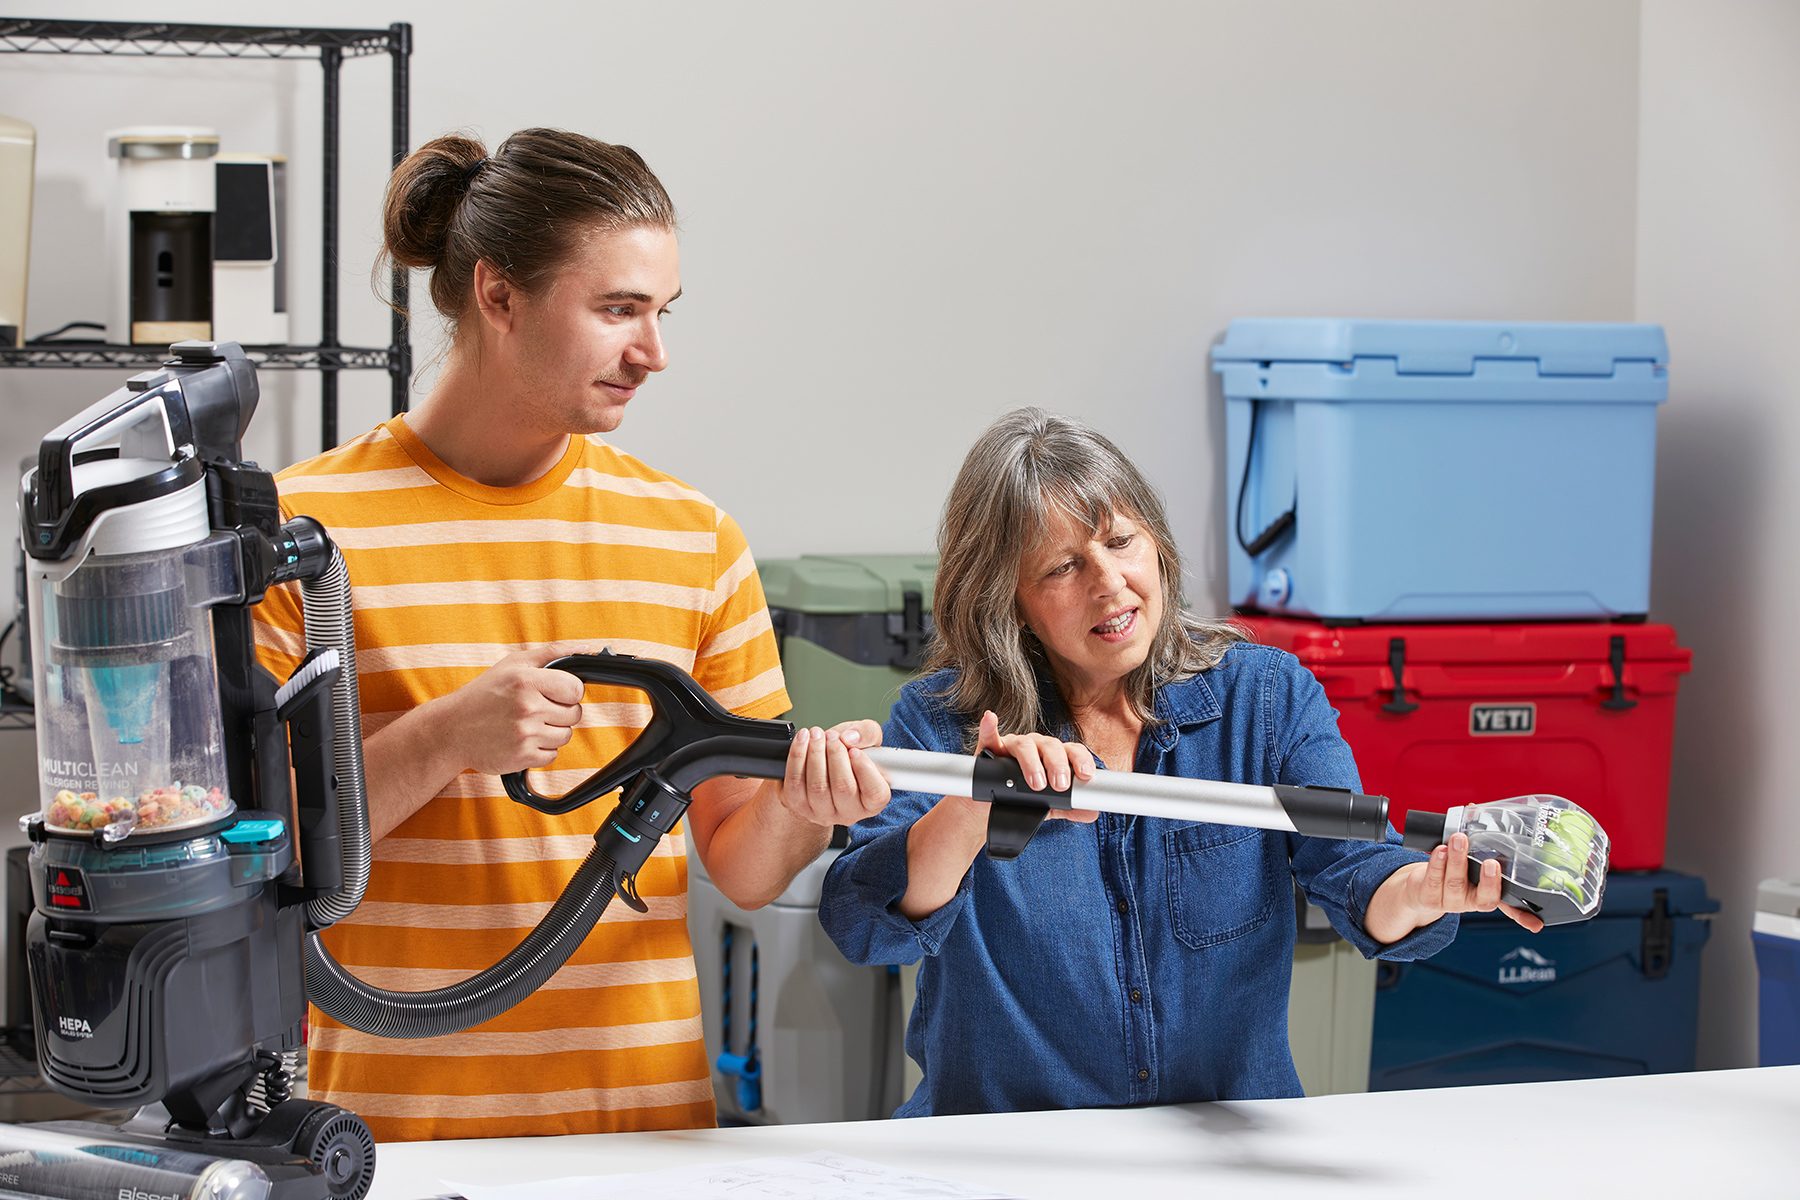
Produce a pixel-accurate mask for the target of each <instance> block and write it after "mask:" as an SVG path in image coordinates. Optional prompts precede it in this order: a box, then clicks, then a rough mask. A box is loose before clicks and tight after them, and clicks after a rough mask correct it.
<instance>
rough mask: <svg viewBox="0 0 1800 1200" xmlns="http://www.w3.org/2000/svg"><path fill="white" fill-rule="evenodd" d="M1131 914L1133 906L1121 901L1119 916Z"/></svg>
mask: <svg viewBox="0 0 1800 1200" xmlns="http://www.w3.org/2000/svg"><path fill="white" fill-rule="evenodd" d="M1130 912H1131V905H1129V904H1127V903H1126V902H1125V901H1123V900H1121V901H1119V915H1120V916H1121V917H1123V916H1127V915H1129V914H1130Z"/></svg>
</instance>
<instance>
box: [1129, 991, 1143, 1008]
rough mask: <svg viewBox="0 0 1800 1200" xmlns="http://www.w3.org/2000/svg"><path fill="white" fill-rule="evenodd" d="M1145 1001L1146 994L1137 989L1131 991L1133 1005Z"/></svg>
mask: <svg viewBox="0 0 1800 1200" xmlns="http://www.w3.org/2000/svg"><path fill="white" fill-rule="evenodd" d="M1143 999H1144V993H1142V992H1140V991H1138V989H1136V988H1132V989H1131V1002H1132V1003H1133V1004H1139V1003H1142V1002H1143Z"/></svg>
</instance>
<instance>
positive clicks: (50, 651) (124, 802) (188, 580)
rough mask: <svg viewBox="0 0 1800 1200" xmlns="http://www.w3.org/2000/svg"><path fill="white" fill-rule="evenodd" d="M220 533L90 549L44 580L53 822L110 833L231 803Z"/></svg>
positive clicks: (46, 812)
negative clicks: (217, 605) (218, 632)
mask: <svg viewBox="0 0 1800 1200" xmlns="http://www.w3.org/2000/svg"><path fill="white" fill-rule="evenodd" d="M215 558H216V551H215V549H214V547H213V545H212V543H201V544H199V545H195V546H190V547H182V548H177V549H172V550H162V551H153V552H150V553H146V554H120V555H89V556H88V557H87V558H85V559H84V560H83V561H82V563H81V565H80V566H79V567H77V568H76V569H75V570H73V571H71V572H69V573H68V574H66V575H63V576H61V577H60V578H56V577H53V576H51V575H49V574H42V575H39V577H38V578H37V579H36V580H35V581H34V582H35V584H36V586H35V587H34V588H32V589H31V590H32V595H31V600H32V607H33V614H32V615H33V621H32V631H33V637H34V639H35V640H37V641H38V643H39V644H38V645H37V646H35V647H34V651H35V653H34V667H35V670H36V674H37V679H36V681H35V682H36V685H37V696H38V704H37V710H38V711H37V725H38V770H39V791H40V800H41V812H42V815H43V819H44V824H45V826H46V827H47V828H49V829H50V830H52V831H55V832H59V833H80V834H91V833H94V832H96V831H98V832H100V833H101V834H102V836H104V837H106V838H107V839H108V840H117V839H119V838H123V837H126V836H128V835H130V834H131V833H134V832H137V831H139V830H142V831H146V832H149V831H163V830H175V829H184V828H188V827H192V826H199V825H204V824H208V823H210V822H213V821H218V820H220V819H222V818H224V817H226V816H229V815H230V814H231V812H232V811H233V809H234V807H235V806H234V805H233V803H232V801H231V799H230V797H228V796H227V795H226V794H225V791H224V784H225V781H226V769H225V754H224V746H223V734H222V730H221V724H220V717H219V699H218V679H217V671H216V669H215V665H214V660H213V642H212V621H211V614H210V612H209V611H208V608H209V605H210V604H211V603H212V602H214V601H215V599H216V596H215V595H213V593H215V592H216V591H217V589H216V587H215V586H214V585H213V582H212V581H211V580H210V578H209V577H210V575H212V574H213V570H212V569H211V568H213V567H214V566H215V565H216V564H215V563H214V561H213V560H214V559H215Z"/></svg>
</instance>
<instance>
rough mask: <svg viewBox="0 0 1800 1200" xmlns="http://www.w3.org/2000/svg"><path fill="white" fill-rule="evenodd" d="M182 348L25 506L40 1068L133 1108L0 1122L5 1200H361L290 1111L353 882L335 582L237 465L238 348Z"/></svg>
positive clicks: (95, 421) (77, 445)
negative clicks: (288, 595) (278, 614)
mask: <svg viewBox="0 0 1800 1200" xmlns="http://www.w3.org/2000/svg"><path fill="white" fill-rule="evenodd" d="M173 353H174V358H173V359H172V361H170V362H169V363H167V364H166V366H165V367H164V368H163V369H161V370H157V371H150V372H146V373H144V374H142V375H139V376H137V377H135V378H133V379H132V380H131V381H130V382H129V383H127V384H126V386H125V387H124V388H122V389H121V390H119V391H117V392H115V393H113V394H112V395H110V396H108V397H106V398H105V399H104V400H101V401H100V402H99V403H97V404H95V405H94V406H93V407H91V408H89V409H87V410H86V411H85V412H82V413H81V414H79V415H78V416H76V417H74V418H73V419H72V420H70V421H68V422H66V423H65V424H63V425H61V426H59V427H58V428H57V429H55V430H54V431H52V432H51V433H50V434H49V435H48V436H47V437H46V438H44V440H43V443H42V445H41V447H40V449H39V453H38V463H37V467H36V468H35V469H34V470H32V471H31V472H29V473H28V474H27V476H26V478H25V480H24V483H23V488H22V495H21V498H20V511H19V520H20V533H21V539H22V541H23V544H24V548H25V551H26V553H27V555H28V556H29V558H28V566H27V569H28V574H29V582H28V592H29V604H30V615H31V630H32V651H33V660H34V671H35V683H36V724H37V737H38V785H39V794H40V799H41V803H40V806H39V811H38V813H37V814H36V815H35V816H32V817H29V818H27V819H26V821H25V822H24V824H25V828H26V832H27V833H28V835H29V836H30V839H31V842H32V850H31V856H30V877H31V886H32V899H33V902H34V908H35V911H34V912H33V914H32V916H31V919H30V925H29V930H28V933H27V936H26V958H27V962H28V965H29V967H30V975H31V994H32V1009H33V1017H34V1021H35V1026H36V1035H37V1056H38V1066H39V1070H40V1072H41V1073H42V1075H43V1077H44V1079H45V1081H46V1082H47V1083H48V1084H49V1085H50V1086H51V1087H52V1088H54V1089H55V1090H56V1091H58V1092H59V1093H61V1094H63V1095H64V1096H68V1097H71V1098H74V1099H77V1100H80V1101H83V1102H85V1103H87V1104H89V1105H91V1106H93V1107H96V1108H100V1109H114V1110H117V1109H132V1108H141V1111H140V1112H139V1114H138V1116H137V1117H136V1118H135V1119H133V1120H132V1121H131V1122H130V1123H129V1124H127V1125H125V1126H124V1127H122V1128H114V1127H111V1126H105V1125H95V1126H85V1127H84V1126H81V1125H79V1124H76V1123H59V1124H56V1125H50V1126H39V1127H33V1128H32V1129H31V1130H30V1131H29V1132H28V1133H21V1132H19V1131H17V1130H9V1131H7V1132H6V1134H5V1135H4V1136H0V1161H3V1162H5V1164H6V1165H5V1167H4V1168H0V1192H5V1193H8V1194H11V1193H19V1194H25V1195H44V1196H88V1195H94V1196H102V1195H103V1196H105V1197H107V1200H114V1198H115V1197H120V1196H133V1197H137V1196H155V1197H161V1196H187V1195H195V1196H206V1197H209V1198H215V1200H230V1198H235V1197H243V1198H246V1200H251V1198H257V1197H263V1196H269V1197H280V1198H282V1200H289V1198H291V1200H310V1198H312V1197H320V1198H323V1197H328V1196H330V1197H335V1196H352V1195H361V1194H362V1193H363V1192H364V1191H366V1190H367V1187H368V1183H369V1181H370V1179H372V1177H373V1172H374V1141H373V1139H372V1138H371V1137H370V1136H369V1131H368V1128H367V1127H366V1126H365V1125H364V1124H363V1122H362V1121H361V1119H359V1118H358V1117H356V1116H355V1115H354V1114H352V1113H349V1112H346V1111H344V1110H342V1109H340V1108H337V1107H335V1106H333V1105H329V1104H319V1103H313V1102H308V1101H302V1100H294V1099H290V1098H289V1089H290V1082H291V1081H290V1071H291V1068H292V1067H293V1065H294V1060H295V1058H296V1057H297V1052H298V1050H299V1048H300V1044H301V1036H302V1034H301V1030H302V1020H303V1018H304V1017H305V1014H306V997H305V993H304V991H303V989H302V981H301V960H302V946H303V943H304V941H305V939H306V937H307V936H308V934H309V933H313V932H316V931H318V930H320V929H323V928H325V927H327V926H329V925H330V924H332V923H333V922H334V921H336V920H338V919H340V918H342V917H343V916H345V915H347V914H348V913H349V912H351V911H352V910H353V909H354V908H355V907H356V904H357V903H358V901H359V900H360V899H361V896H362V890H363V887H364V885H365V884H366V882H367V879H368V871H369V833H368V821H367V817H366V809H365V805H364V798H363V794H362V786H363V782H362V755H361V749H362V737H361V730H360V727H359V724H358V720H357V711H358V710H357V703H356V678H355V664H354V640H353V638H352V637H351V624H350V597H349V585H348V577H347V575H346V573H345V569H344V564H343V560H342V558H341V557H340V556H339V555H338V553H337V552H336V550H335V548H334V547H333V546H332V543H331V541H330V539H329V538H328V537H327V536H326V535H325V531H324V530H323V529H322V528H321V527H320V526H319V525H318V524H317V522H314V521H312V520H310V519H308V518H298V519H296V520H293V521H290V522H286V523H283V522H282V521H281V519H280V510H279V504H278V500H277V495H276V490H275V481H274V478H273V477H272V476H271V475H270V474H269V473H268V472H267V471H264V470H262V469H261V468H259V467H258V466H256V464H254V463H251V462H246V461H244V456H243V445H242V438H243V433H244V430H245V428H246V427H247V426H248V424H249V422H250V418H251V415H252V414H253V413H254V412H255V409H256V401H257V387H256V374H255V369H254V367H253V365H252V364H251V363H250V362H249V360H248V359H247V358H246V357H245V356H244V353H243V351H242V349H241V348H239V347H238V346H237V345H236V344H233V343H221V344H213V343H207V342H184V343H180V344H178V345H176V346H175V347H174V348H173ZM290 581H297V582H298V584H299V585H300V587H301V588H302V590H303V593H304V596H305V601H306V608H307V618H308V619H307V632H308V636H309V638H310V639H312V640H313V641H314V642H315V645H316V648H315V649H314V651H313V652H312V653H311V654H309V655H308V657H307V659H306V660H305V662H304V663H303V665H302V666H301V668H300V669H299V671H298V672H297V673H296V675H295V677H294V678H293V679H291V680H289V681H288V682H287V684H286V685H285V686H283V687H280V688H278V687H277V685H276V681H275V680H274V679H273V678H272V677H271V676H270V675H269V673H268V672H267V671H265V670H263V669H262V668H261V667H260V666H259V665H258V664H257V660H256V654H255V647H254V644H253V639H252V635H251V626H250V609H251V606H253V605H255V604H256V603H257V602H258V601H260V600H261V599H262V598H263V596H264V594H265V593H266V592H267V591H268V590H269V589H270V588H271V587H275V586H277V585H279V584H284V583H288V582H290ZM334 709H335V713H336V719H335V720H334V712H333V710H334ZM290 763H291V764H292V768H293V775H292V778H293V780H294V787H293V788H292V789H290V785H289V779H290V775H289V766H290ZM21 1140H22V1141H23V1142H24V1143H25V1144H24V1145H21V1144H20V1143H21ZM9 1151H11V1153H8V1152H9Z"/></svg>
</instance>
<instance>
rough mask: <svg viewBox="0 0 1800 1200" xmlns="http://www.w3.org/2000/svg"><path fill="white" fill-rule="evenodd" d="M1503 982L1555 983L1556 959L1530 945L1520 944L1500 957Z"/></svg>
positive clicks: (1500, 978)
mask: <svg viewBox="0 0 1800 1200" xmlns="http://www.w3.org/2000/svg"><path fill="white" fill-rule="evenodd" d="M1499 980H1500V982H1501V983H1555V982H1556V960H1555V959H1553V958H1545V957H1544V956H1543V955H1541V954H1539V953H1538V952H1537V951H1536V950H1533V949H1532V948H1531V947H1530V946H1520V947H1519V948H1518V949H1517V950H1513V951H1511V952H1509V953H1508V954H1506V955H1504V956H1503V957H1502V958H1501V959H1500V974H1499Z"/></svg>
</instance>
